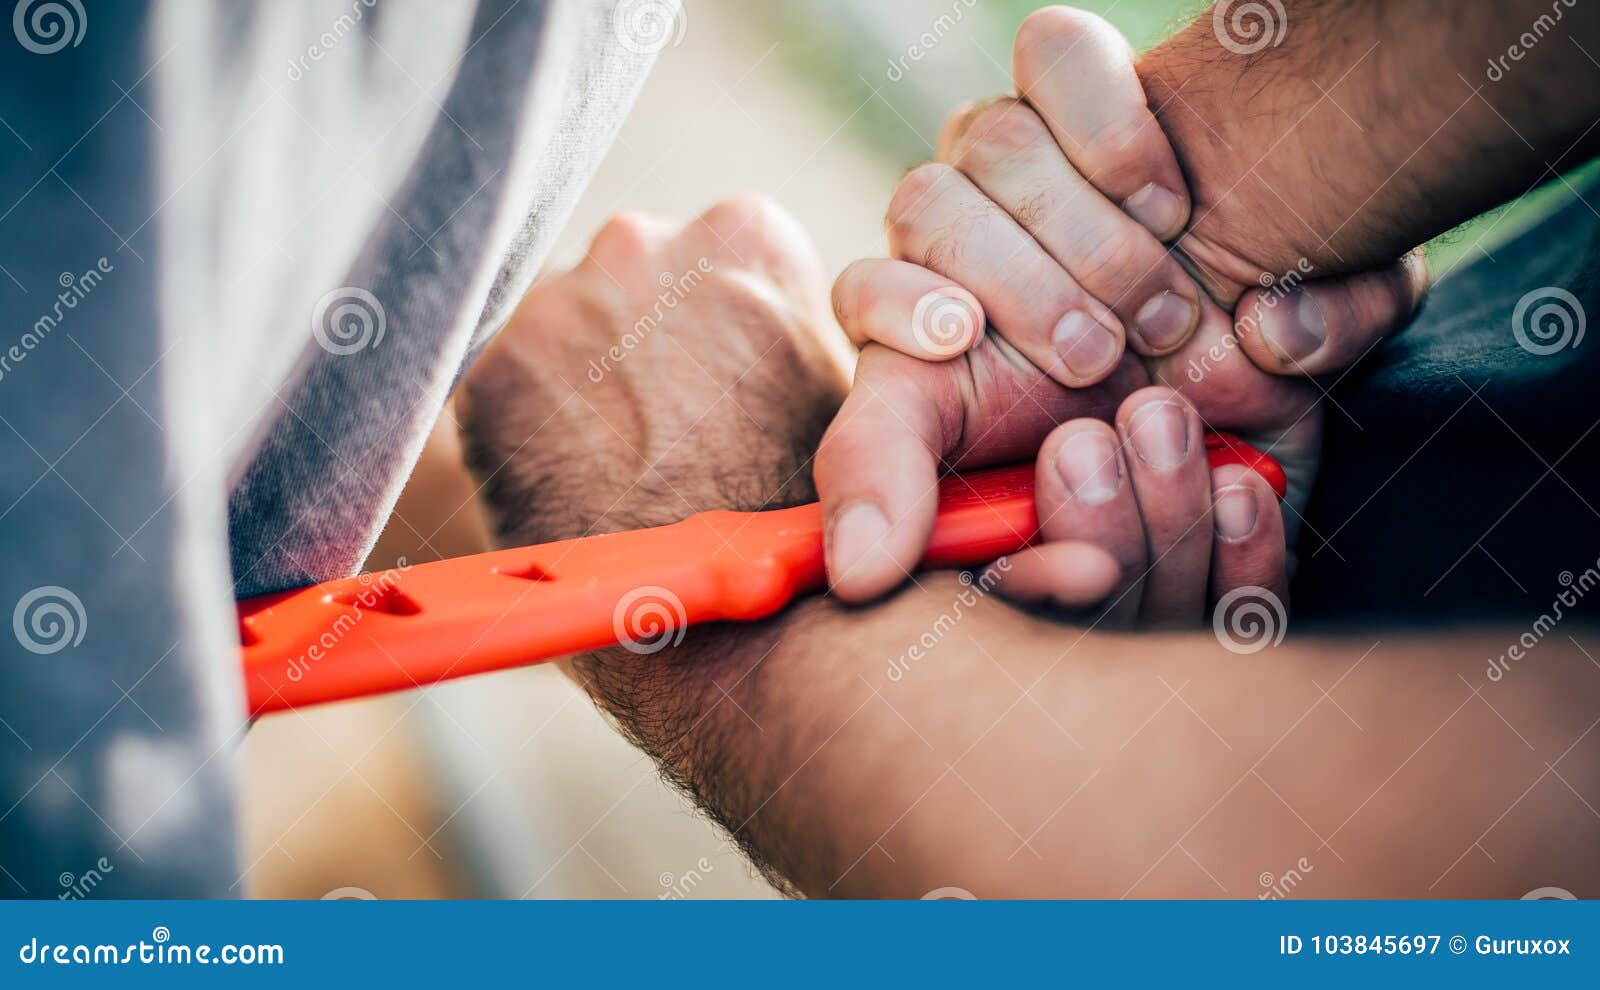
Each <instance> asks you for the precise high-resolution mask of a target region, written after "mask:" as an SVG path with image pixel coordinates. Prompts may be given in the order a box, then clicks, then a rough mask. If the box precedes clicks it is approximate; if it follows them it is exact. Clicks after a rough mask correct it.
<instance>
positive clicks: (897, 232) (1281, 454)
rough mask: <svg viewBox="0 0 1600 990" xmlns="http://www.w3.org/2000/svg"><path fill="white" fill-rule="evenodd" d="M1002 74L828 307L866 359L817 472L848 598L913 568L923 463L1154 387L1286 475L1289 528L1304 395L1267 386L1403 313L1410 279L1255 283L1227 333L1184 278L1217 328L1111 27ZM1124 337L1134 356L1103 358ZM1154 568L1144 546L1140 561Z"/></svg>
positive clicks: (1027, 440)
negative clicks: (1254, 447)
mask: <svg viewBox="0 0 1600 990" xmlns="http://www.w3.org/2000/svg"><path fill="white" fill-rule="evenodd" d="M1015 76H1016V81H1017V86H1018V91H1019V92H1020V94H1021V96H1022V98H1021V99H1011V98H1006V99H1001V100H996V101H990V102H987V103H983V104H978V105H975V106H971V107H968V108H964V109H962V110H960V111H958V112H957V113H956V114H955V115H954V116H953V117H952V118H951V120H950V122H949V123H947V124H946V126H945V127H944V129H943V131H942V133H941V135H940V139H939V147H938V162H937V163H935V164H931V165H927V166H923V167H922V168H919V169H916V170H915V171H913V172H911V173H910V174H909V175H908V176H907V177H906V178H905V179H904V180H903V181H902V182H901V184H900V187H899V188H898V189H897V190H896V191H895V194H894V196H893V198H892V200H891V202H890V206H889V213H888V222H889V241H890V252H891V254H892V255H893V256H894V257H893V258H892V259H888V260H879V261H865V262H859V263H857V264H855V265H853V266H851V267H850V268H848V269H846V271H845V272H844V273H843V274H842V275H841V276H840V278H839V280H838V282H837V283H836V285H835V288H834V306H835V311H836V312H837V314H838V315H839V318H840V321H841V324H842V325H843V326H844V328H845V330H846V331H847V333H849V334H850V336H851V337H852V338H853V339H855V340H857V341H858V342H862V343H866V344H867V345H868V346H867V347H866V350H865V352H864V354H863V358H862V362H861V365H860V367H859V368H858V371H857V376H856V384H855V388H854V390H853V391H852V393H851V396H850V398H849V399H848V400H847V402H846V405H845V408H844V409H843V410H842V411H841V414H840V416H839V419H838V420H837V421H836V422H835V424H834V425H833V427H832V428H831V429H830V431H829V433H828V435H827V437H826V438H825V439H824V443H823V448H822V450H821V451H820V452H819V454H818V458H817V485H818V489H819V490H820V492H821V494H822V498H823V502H824V507H825V512H826V514H827V518H828V520H829V525H830V532H831V533H832V538H831V539H830V542H829V556H828V564H829V574H830V577H831V578H832V581H833V586H834V590H835V591H836V592H837V593H838V594H840V595H842V596H843V597H846V598H849V599H855V600H863V599H868V598H872V597H874V596H876V595H878V594H881V593H882V592H883V591H885V590H887V589H888V588H890V587H893V586H894V585H895V584H897V583H899V581H900V580H902V579H903V577H904V575H905V573H906V571H907V570H908V569H909V568H910V567H911V566H912V565H913V563H914V562H915V561H916V559H917V558H918V557H919V556H920V554H921V552H922V548H923V546H924V545H925V543H926V541H927V538H928V534H929V532H930V530H931V527H932V522H933V511H934V503H933V499H932V497H931V491H932V488H933V485H934V482H935V480H936V478H937V474H938V471H939V465H940V462H941V461H942V462H943V463H944V464H946V465H949V466H951V467H968V466H977V465H982V464H989V463H995V462H999V461H1004V460H1009V459H1015V458H1016V457H1017V456H1018V455H1019V452H1026V451H1031V450H1033V449H1036V447H1037V445H1038V444H1039V443H1040V442H1041V441H1042V440H1043V439H1044V437H1045V434H1046V433H1047V432H1048V431H1049V430H1050V428H1051V427H1052V426H1054V424H1055V423H1056V422H1059V421H1060V420H1061V419H1065V418H1069V417H1073V416H1084V415H1088V416H1098V417H1100V418H1109V413H1110V410H1111V408H1112V407H1113V406H1114V405H1115V403H1116V402H1117V401H1119V400H1120V399H1121V398H1122V397H1124V396H1125V395H1127V394H1128V393H1129V392H1130V391H1131V390H1133V389H1135V388H1138V387H1140V386H1142V385H1145V384H1148V383H1151V382H1159V383H1162V384H1165V385H1167V386H1168V387H1170V388H1172V389H1173V390H1175V391H1176V392H1177V393H1178V394H1179V395H1180V396H1182V397H1183V398H1184V399H1186V400H1187V401H1188V403H1189V404H1190V405H1191V406H1192V407H1193V409H1194V411H1195V413H1197V414H1198V415H1199V417H1200V418H1201V419H1202V420H1203V421H1204V423H1205V424H1206V425H1207V426H1212V427H1217V428H1222V429H1229V430H1234V431H1237V432H1241V433H1243V434H1245V435H1246V436H1247V437H1248V438H1249V439H1251V440H1253V441H1254V442H1256V443H1257V444H1258V445H1260V446H1262V447H1263V448H1264V449H1266V450H1268V451H1269V452H1270V453H1271V454H1273V456H1275V457H1276V458H1277V459H1278V460H1279V461H1280V462H1281V463H1283V465H1284V467H1285V469H1286V471H1287V472H1288V475H1289V481H1290V500H1289V503H1288V504H1289V507H1290V512H1291V522H1293V521H1294V518H1295V515H1294V514H1295V512H1296V511H1297V507H1298V506H1302V505H1303V504H1304V499H1305V497H1306V496H1307V494H1308V492H1309V487H1310V483H1311V480H1312V476H1313V474H1314V472H1315V464H1316V454H1317V447H1318V438H1319V436H1320V425H1321V420H1320V410H1319V409H1318V407H1317V402H1316V400H1317V398H1318V395H1319V393H1318V389H1317V387H1316V386H1314V385H1312V384H1311V383H1308V382H1305V381H1301V380H1297V378H1295V377H1288V376H1286V374H1285V373H1287V374H1288V375H1294V374H1295V373H1296V372H1297V371H1299V370H1302V369H1304V370H1307V371H1310V370H1316V371H1321V370H1326V367H1325V366H1326V365H1327V364H1329V363H1330V362H1332V363H1340V362H1348V361H1349V360H1353V359H1354V358H1355V357H1356V356H1358V353H1359V351H1360V349H1364V348H1365V347H1366V346H1368V345H1370V342H1372V341H1373V340H1375V339H1377V338H1378V337H1380V336H1381V335H1382V334H1383V333H1386V332H1388V331H1389V330H1391V329H1392V328H1393V327H1395V326H1397V325H1398V324H1399V323H1400V322H1402V320H1403V319H1404V317H1405V316H1406V315H1408V314H1409V313H1410V312H1411V310H1412V308H1413V306H1414V304H1415V301H1416V299H1417V297H1418V295H1419V294H1420V281H1418V279H1417V278H1416V276H1417V275H1418V274H1419V273H1420V269H1419V268H1418V267H1417V266H1415V265H1411V264H1406V265H1400V266H1396V267H1395V268H1393V269H1391V270H1389V271H1386V272H1383V273H1378V274H1375V275H1361V276H1358V277H1356V278H1351V279H1346V280H1341V281H1336V282H1305V280H1306V275H1307V273H1306V271H1305V270H1304V269H1302V268H1296V269H1295V270H1293V271H1290V272H1285V273H1277V274H1274V273H1270V272H1266V271H1258V272H1257V273H1255V275H1254V276H1253V279H1254V281H1253V282H1252V284H1255V285H1257V286H1260V285H1263V284H1266V283H1268V282H1272V283H1277V282H1278V281H1279V280H1282V281H1283V283H1284V284H1285V285H1286V286H1287V288H1284V289H1274V290H1272V291H1270V292H1265V291H1258V292H1254V293H1251V294H1250V295H1249V296H1248V297H1246V299H1245V306H1244V307H1243V308H1241V310H1240V316H1241V320H1240V324H1239V327H1238V328H1237V330H1236V328H1235V325H1234V320H1233V317H1232V316H1231V315H1230V311H1225V310H1224V309H1223V308H1222V307H1221V306H1219V305H1218V304H1217V302H1216V301H1214V300H1213V299H1212V298H1209V297H1208V295H1207V293H1206V292H1204V291H1202V290H1201V289H1200V287H1199V286H1197V285H1196V284H1195V283H1194V281H1193V280H1192V279H1191V278H1190V277H1189V275H1188V274H1187V273H1186V272H1185V265H1186V264H1187V265H1188V266H1189V267H1190V268H1191V269H1193V270H1195V271H1197V272H1198V273H1199V274H1200V277H1201V280H1202V282H1204V283H1205V284H1206V286H1207V288H1208V289H1210V290H1211V292H1212V293H1214V294H1216V295H1219V296H1220V297H1222V298H1223V299H1224V300H1225V301H1226V302H1227V303H1228V304H1229V306H1230V310H1231V305H1232V303H1234V302H1236V301H1238V300H1239V298H1240V287H1239V286H1238V285H1236V284H1233V283H1231V282H1228V281H1227V280H1226V279H1224V278H1223V277H1222V276H1220V275H1217V274H1215V273H1212V272H1209V271H1207V270H1206V269H1204V268H1203V267H1197V266H1195V265H1194V263H1193V259H1192V258H1190V257H1188V256H1187V255H1186V254H1185V253H1184V252H1182V251H1181V250H1180V251H1174V250H1171V249H1169V248H1167V247H1166V246H1164V245H1163V243H1162V242H1163V240H1164V239H1172V238H1174V237H1176V236H1177V235H1178V234H1179V233H1180V232H1181V231H1182V230H1184V229H1185V226H1186V224H1187V223H1188V222H1189V220H1190V206H1189V196H1188V192H1187V189H1186V186H1185V183H1184V181H1183V174H1182V172H1181V171H1180V169H1179V167H1178V160H1177V157H1176V155H1175V153H1174V150H1173V148H1172V146H1171V145H1170V144H1169V142H1168V141H1167V138H1166V136H1165V134H1164V132H1163V131H1162V128H1161V127H1160V125H1159V124H1158V123H1157V121H1156V119H1155V117H1154V116H1153V115H1152V112H1151V110H1150V109H1149V108H1148V107H1147V105H1146V101H1145V94H1144V91H1143V88H1142V87H1141V84H1140V81H1139V78H1138V76H1137V75H1136V73H1135V71H1134V61H1133V54H1132V52H1131V50H1130V49H1129V48H1128V46H1127V43H1126V42H1125V41H1124V40H1123V39H1122V38H1121V36H1120V35H1119V34H1117V32H1116V31H1115V29H1113V28H1112V27H1111V26H1110V25H1108V24H1106V23H1105V22H1104V21H1102V20H1100V19H1099V18H1098V17H1095V16H1093V15H1090V14H1086V13H1083V12H1080V11H1074V10H1070V9H1068V8H1048V9H1046V10H1043V11H1040V12H1038V13H1036V14H1034V15H1033V16H1032V17H1030V18H1029V19H1028V20H1027V22H1026V23H1025V24H1024V25H1023V28H1022V30H1021V31H1020V32H1019V34H1018V38H1017V46H1016V54H1015ZM1186 237H1187V235H1185V238H1186ZM1184 243H1185V241H1184V240H1182V239H1180V240H1179V241H1178V247H1179V248H1181V247H1182V246H1183V244H1184ZM1239 254H1240V256H1242V252H1240V253H1239ZM1180 258H1182V259H1183V261H1184V264H1180V261H1179V259H1180ZM1232 271H1234V272H1235V273H1236V270H1232ZM1302 282H1305V284H1303V285H1302V284H1300V283H1302ZM1308 322H1315V323H1316V326H1314V327H1312V328H1311V329H1310V330H1308V329H1306V326H1305V325H1306V324H1307V323H1308ZM985 323H987V325H988V328H989V330H990V332H989V333H987V334H980V332H979V331H980V330H981V328H982V327H983V326H984V324H985ZM1124 327H1125V328H1126V330H1125V331H1124ZM1313 330H1314V331H1315V332H1316V333H1318V334H1320V339H1322V340H1330V341H1333V344H1331V345H1330V346H1327V347H1323V348H1321V349H1320V350H1317V349H1316V348H1313V350H1316V351H1317V353H1316V354H1315V356H1313V355H1312V353H1311V352H1309V351H1307V349H1306V347H1305V346H1304V338H1305V337H1306V336H1307V335H1308V334H1309V333H1311V332H1312V331H1313ZM1124 333H1125V335H1126V339H1127V341H1128V345H1129V347H1131V349H1132V350H1133V351H1134V352H1135V353H1136V354H1138V355H1140V359H1134V358H1132V357H1130V356H1125V355H1124V354H1123V339H1124ZM1296 334H1298V335H1296ZM874 344H876V345H882V346H879V347H875V346H873V345H874ZM890 348H892V349H893V350H894V351H896V352H898V353H889V351H888V349H890ZM913 358H917V359H921V361H916V360H913ZM1302 358H1304V359H1307V360H1309V361H1311V362H1312V365H1313V366H1314V367H1312V366H1305V365H1301V364H1299V363H1298V362H1299V360H1300V359H1302ZM927 361H939V362H941V363H939V364H936V365H935V364H926V363H924V362H927ZM1263 366H1265V367H1263ZM1091 383H1097V384H1094V387H1092V388H1085V387H1084V386H1086V385H1090V384H1091ZM1048 508H1049V507H1046V506H1044V505H1041V507H1040V510H1041V517H1042V518H1048V515H1047V510H1048ZM1047 531H1049V528H1048V527H1047ZM1058 531H1059V532H1060V534H1061V535H1063V536H1067V537H1077V538H1084V539H1095V538H1096V537H1097V535H1098V534H1097V532H1096V531H1095V530H1093V529H1088V530H1082V529H1078V528H1075V527H1071V526H1064V527H1059V528H1058ZM1170 549H1171V548H1170V547H1168V546H1166V545H1164V544H1163V543H1162V542H1160V541H1154V542H1152V543H1151V544H1150V545H1149V547H1148V548H1147V560H1148V562H1149V563H1150V564H1151V565H1156V564H1160V563H1162V562H1164V561H1165V558H1166V553H1167V552H1168V551H1169V550H1170Z"/></svg>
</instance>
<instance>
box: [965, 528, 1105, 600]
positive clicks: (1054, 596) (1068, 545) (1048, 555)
mask: <svg viewBox="0 0 1600 990" xmlns="http://www.w3.org/2000/svg"><path fill="white" fill-rule="evenodd" d="M989 573H992V574H998V575H1000V581H999V583H998V584H996V585H995V588H996V590H998V591H1000V592H1001V593H1002V594H1004V595H1005V596H1006V597H1007V598H1009V599H1011V600H1012V601H1014V602H1017V603H1019V604H1022V605H1047V606H1051V607H1054V608H1062V609H1087V608H1091V607H1093V606H1095V605H1098V604H1100V602H1102V601H1104V600H1105V599H1106V598H1108V597H1110V596H1111V594H1112V593H1113V591H1115V590H1116V587H1117V583H1118V581H1119V580H1120V577H1121V573H1122V572H1121V570H1120V569H1119V568H1118V567H1117V563H1116V561H1114V560H1112V559H1111V555H1110V554H1108V553H1106V551H1104V550H1102V549H1101V548H1100V547H1097V546H1095V545H1094V544H1092V543H1084V542H1079V541H1070V542H1064V543H1045V544H1041V545H1040V546H1036V547H1029V548H1028V549H1026V550H1022V551H1019V552H1017V553H1014V554H1012V555H1011V556H1009V557H1003V558H1001V559H1000V560H998V561H996V562H995V563H994V564H993V565H992V566H991V568H990V570H989Z"/></svg>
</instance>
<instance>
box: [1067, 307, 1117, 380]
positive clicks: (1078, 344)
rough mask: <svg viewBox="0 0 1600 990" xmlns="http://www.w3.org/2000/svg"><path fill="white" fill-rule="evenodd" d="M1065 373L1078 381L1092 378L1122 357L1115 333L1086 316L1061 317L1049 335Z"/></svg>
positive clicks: (1073, 313) (1077, 314)
mask: <svg viewBox="0 0 1600 990" xmlns="http://www.w3.org/2000/svg"><path fill="white" fill-rule="evenodd" d="M1050 342H1051V343H1052V344H1054V345H1055V348H1056V353H1057V354H1060V355H1061V361H1062V363H1063V364H1065V365H1066V366H1067V370H1068V371H1070V372H1072V374H1073V375H1075V376H1077V377H1079V378H1094V377H1096V376H1098V375H1099V374H1100V373H1101V372H1103V371H1105V370H1106V369H1107V368H1109V367H1111V365H1112V364H1114V363H1115V362H1116V360H1117V358H1119V357H1121V356H1122V343H1121V341H1119V340H1117V337H1116V335H1115V334H1113V333H1112V332H1111V331H1110V330H1107V329H1106V328H1105V326H1104V325H1103V324H1101V323H1100V322H1099V321H1097V320H1095V319H1094V318H1093V317H1091V316H1090V315H1089V314H1088V313H1080V312H1076V311H1074V312H1071V313H1068V314H1067V315H1066V316H1063V317H1062V318H1061V322H1059V323H1057V324H1056V328H1055V331H1054V332H1053V333H1051V335H1050Z"/></svg>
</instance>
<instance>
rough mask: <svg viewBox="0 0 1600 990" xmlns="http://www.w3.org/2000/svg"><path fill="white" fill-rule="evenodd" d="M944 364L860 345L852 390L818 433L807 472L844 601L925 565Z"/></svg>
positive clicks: (940, 437)
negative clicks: (811, 476)
mask: <svg viewBox="0 0 1600 990" xmlns="http://www.w3.org/2000/svg"><path fill="white" fill-rule="evenodd" d="M948 367H950V366H949V365H934V364H925V363H923V362H920V361H916V360H914V359H911V358H908V357H905V356H904V355H901V354H896V353H895V352H893V351H890V350H886V349H884V348H881V347H868V348H866V349H865V350H864V351H862V353H861V361H860V363H859V364H858V365H857V367H856V384H855V387H853V388H852V389H851V390H850V395H849V397H848V398H846V399H845V402H844V406H843V407H842V408H841V409H840V410H839V414H838V416H837V417H835V419H834V421H833V423H832V424H831V425H830V426H829V427H828V431H827V433H826V434H824V435H823V438H822V443H821V445H820V446H819V447H818V449H817V457H816V462H815V466H814V468H813V473H814V476H815V479H816V485H817V494H818V495H819V496H820V497H821V499H822V505H823V533H824V548H825V551H824V552H825V555H826V559H827V566H828V576H829V580H830V583H831V584H832V587H833V591H834V594H836V595H838V596H839V597H840V598H843V599H844V600H846V601H856V602H860V601H868V600H870V599H872V598H876V597H877V596H878V595H881V594H883V593H884V592H886V591H888V590H889V589H890V588H893V587H894V586H895V585H897V584H899V583H900V582H901V581H903V580H905V578H906V575H907V574H909V573H910V572H911V571H912V570H913V569H914V568H915V567H916V566H917V562H918V561H919V560H921V559H922V551H923V549H924V548H925V547H926V546H927V544H928V536H929V534H930V533H932V532H933V519H934V514H935V510H936V508H937V505H938V495H937V484H938V463H939V458H938V454H937V453H936V452H937V451H940V450H942V449H943V447H944V433H945V430H944V428H943V425H942V424H941V422H940V416H941V410H940V408H939V404H938V397H939V396H941V395H947V394H953V391H954V390H953V389H947V388H941V387H940V386H941V383H940V382H939V381H938V380H937V378H938V376H939V374H940V372H942V371H943V370H944V369H946V368H948ZM957 415H958V416H959V412H957Z"/></svg>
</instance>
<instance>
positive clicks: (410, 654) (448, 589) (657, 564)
mask: <svg viewBox="0 0 1600 990" xmlns="http://www.w3.org/2000/svg"><path fill="white" fill-rule="evenodd" d="M1206 454H1207V457H1208V458H1209V460H1210V463H1211V465H1212V466H1213V467H1217V466H1220V465H1223V464H1243V465H1244V466H1246V467H1248V468H1250V469H1251V470H1253V471H1255V472H1256V473H1258V474H1260V475H1261V476H1262V477H1263V478H1264V479H1265V480H1266V481H1267V482H1268V484H1270V485H1271V486H1272V488H1273V490H1274V491H1275V492H1277V493H1278V497H1279V498H1282V497H1283V495H1284V492H1285V490H1286V479H1285V477H1284V473H1283V469H1282V468H1281V467H1280V466H1279V465H1278V463H1277V462H1276V461H1274V460H1273V459H1272V458H1271V457H1269V456H1267V455H1266V454H1263V453H1261V452H1260V451H1258V450H1256V449H1255V448H1253V447H1251V446H1250V445H1249V444H1246V443H1244V442H1243V441H1241V440H1239V439H1237V438H1236V437H1232V436H1228V435H1226V434H1217V433H1211V434H1207V436H1206ZM1033 472H1034V469H1033V465H1031V464H1027V465H1019V466H1016V467H1008V468H998V469H995V470H989V471H979V472H975V473H972V474H964V475H950V476H949V477H946V478H945V479H944V480H943V481H941V482H940V484H939V508H938V515H937V517H936V519H935V522H934V527H933V534H932V537H931V539H930V540H929V543H928V549H927V552H926V554H925V555H924V556H923V560H922V564H921V566H922V567H923V568H929V569H931V568H941V567H967V566H977V565H980V564H985V563H988V562H989V561H991V560H994V559H995V558H997V557H1000V556H1003V555H1005V554H1008V553H1013V552H1015V551H1017V550H1020V549H1022V548H1023V547H1025V546H1027V545H1028V544H1029V543H1031V542H1032V540H1033V538H1034V536H1035V534H1036V533H1037V531H1038V525H1039V524H1038V516H1037V514H1036V511H1035V509H1034V498H1033ZM826 582H827V574H826V569H825V566H824V560H823V533H822V507H821V506H820V505H818V504H816V503H811V504H809V505H801V506H796V507H794V508H790V509H775V510H769V511H765V512H729V511H712V512H702V513H698V514H696V515H693V516H690V517H689V518H687V519H684V520H682V521H680V522H676V523H673V524H672V525H670V526H658V527H655V528H653V529H642V530H635V531H633V532H626V533H611V534H605V535H599V536H586V537H580V538H578V539H573V540H563V541H561V542H558V543H547V544H541V545H538V546H530V547H519V548H514V549H510V550H496V551H492V552H489V553H481V554H474V555H472V556H467V557H457V558H454V559H451V560H440V561H435V562H432V563H427V564H418V565H416V566H413V567H401V568H396V569H393V570H387V571H375V572H371V573H367V574H362V575H359V576H357V577H350V578H342V579H339V580H335V581H327V582H323V583H322V584H317V585H312V586H311V587H308V588H301V589H298V590H293V591H285V592H279V593H277V594H273V595H266V596H263V597H260V598H253V599H250V600H248V601H244V602H240V603H239V606H238V609H239V637H240V643H241V652H242V655H243V663H244V680H245V689H246V694H247V697H248V702H249V708H250V712H251V714H252V715H262V714H265V713H267V712H272V711H279V710H283V709H289V708H298V707H302V706H305V705H313V704H320V703H323V702H327V701H337V700H341V699H345V698H355V697H361V696H364V695H372V694H382V693H385V692H388V691H398V690H404V689H407V688H413V687H420V686H422V685H425V684H432V683H436V682H438V681H442V680H446V679H449V678H454V677H462V676H466V675H468V674H477V673H483V672H485V671H490V670H501V669H505V668H508V667H520V666H526V665H529V664H534V663H539V662H541V661H545V660H552V659H556V658H558V657H563V656H567V655H570V654H573V653H580V652H583V651H585V650H592V649H598V648H600V647H604V646H612V645H616V644H619V643H620V644H622V645H624V646H627V647H628V648H629V649H631V650H633V651H634V652H636V653H639V654H641V662H648V654H651V653H654V652H656V651H658V650H660V649H663V648H665V647H666V646H669V645H673V644H675V643H677V642H679V641H681V640H682V638H683V630H684V629H686V628H687V627H688V626H690V625H693V624H694V623H697V622H707V621H714V620H722V619H756V618H760V617H762V616H766V615H770V614H772V613H773V612H776V611H778V610H779V609H781V608H783V606H784V605H786V604H788V603H789V601H791V600H792V599H793V598H794V597H795V596H796V595H798V594H803V593H806V592H809V591H815V590H819V589H821V588H823V587H825V586H826Z"/></svg>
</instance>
